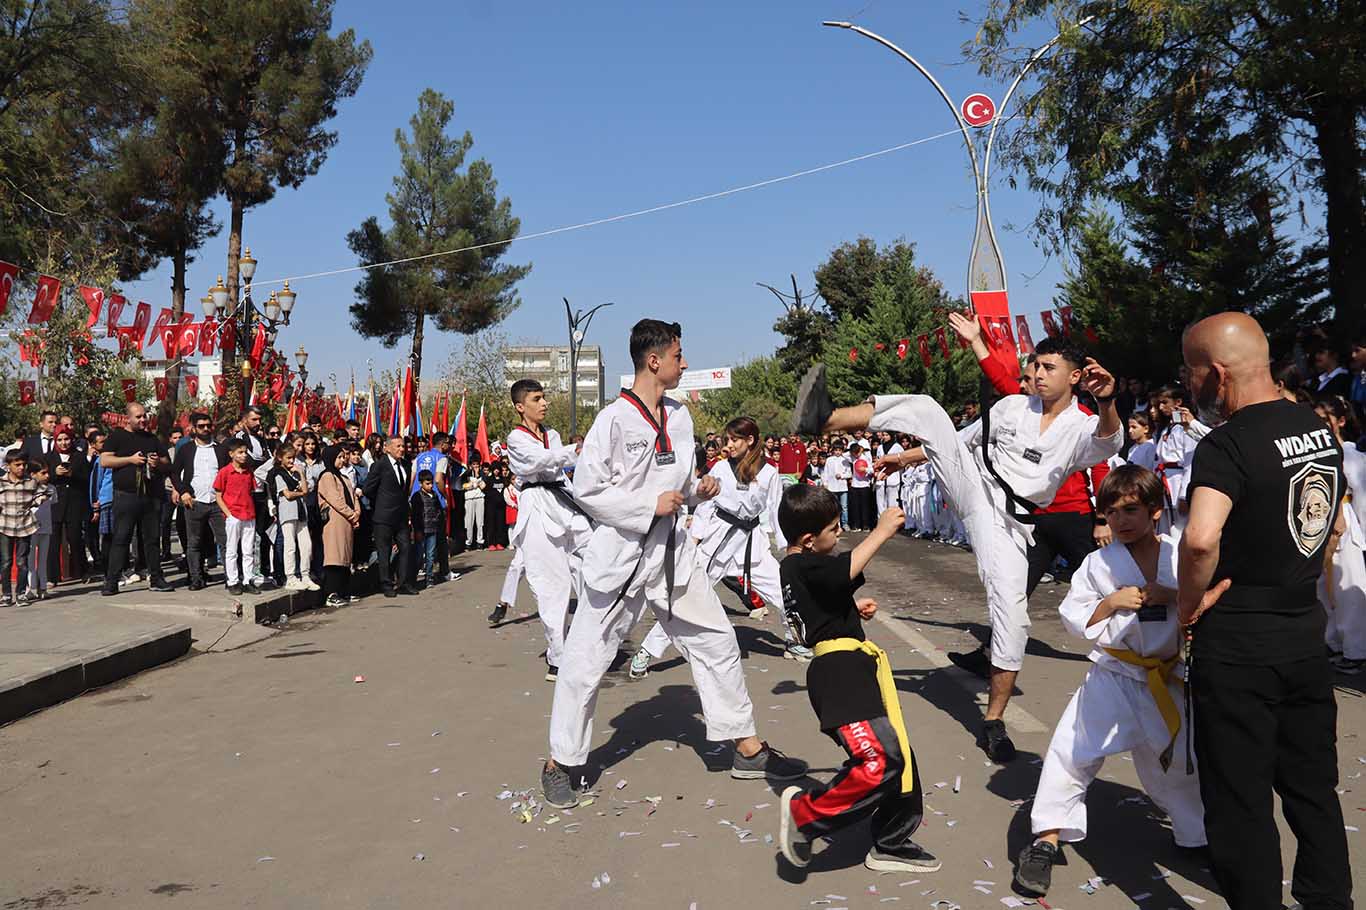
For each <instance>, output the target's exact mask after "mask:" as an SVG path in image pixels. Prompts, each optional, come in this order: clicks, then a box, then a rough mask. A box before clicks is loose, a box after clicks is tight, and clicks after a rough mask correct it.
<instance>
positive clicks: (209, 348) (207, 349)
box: [199, 319, 218, 357]
mask: <svg viewBox="0 0 1366 910" xmlns="http://www.w3.org/2000/svg"><path fill="white" fill-rule="evenodd" d="M217 341H218V323H217V322H215V321H214V320H212V319H205V320H204V322H203V324H202V325H200V327H199V353H201V354H203V355H205V356H206V357H207V356H208V355H210V354H212V353H213V351H214V344H215V343H216V342H217Z"/></svg>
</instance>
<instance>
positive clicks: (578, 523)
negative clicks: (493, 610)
mask: <svg viewBox="0 0 1366 910" xmlns="http://www.w3.org/2000/svg"><path fill="white" fill-rule="evenodd" d="M541 433H542V435H541V436H537V435H536V434H535V433H533V432H532V431H531V430H529V429H527V427H526V426H525V425H519V426H516V427H513V428H512V432H510V433H508V446H507V451H508V466H509V467H510V468H511V469H512V473H513V476H515V477H517V478H518V480H519V482H520V483H521V486H522V488H521V492H520V494H519V495H518V500H517V524H516V525H515V526H514V527H513V529H512V534H511V535H510V536H509V538H508V543H510V544H511V545H512V546H513V547H516V548H517V552H516V553H515V554H514V556H513V560H512V565H511V566H509V567H508V576H509V577H512V573H513V566H516V565H518V562H519V561H520V564H521V566H522V567H523V569H524V571H525V572H526V580H527V584H528V585H529V586H530V587H531V593H532V594H533V595H535V597H536V612H537V613H539V614H540V616H541V624H542V625H543V626H545V647H546V651H545V658H546V663H548V664H550V665H551V666H552V667H559V666H560V665H561V661H562V660H563V655H564V638H565V634H566V633H567V632H568V628H569V595H570V593H571V591H572V590H573V588H574V576H575V574H576V573H577V572H578V562H579V551H580V550H581V549H582V548H583V546H584V545H585V544H586V543H587V542H588V534H589V525H588V518H587V516H585V515H584V513H583V512H582V511H580V510H578V508H577V507H576V506H575V504H574V500H573V497H571V496H570V494H569V489H568V487H567V486H566V484H565V479H564V469H565V468H567V467H572V466H573V465H574V460H575V457H576V456H575V454H574V446H567V445H561V444H560V434H559V433H557V432H555V431H554V430H552V429H550V428H549V427H541ZM511 585H512V594H513V597H514V598H515V596H516V593H517V583H516V580H515V578H513V580H512V582H511ZM507 588H508V581H507V579H505V580H504V583H503V589H504V594H506V592H507ZM502 602H503V603H508V604H510V603H512V600H510V599H504V600H503V601H502Z"/></svg>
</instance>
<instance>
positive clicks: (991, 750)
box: [981, 720, 1015, 765]
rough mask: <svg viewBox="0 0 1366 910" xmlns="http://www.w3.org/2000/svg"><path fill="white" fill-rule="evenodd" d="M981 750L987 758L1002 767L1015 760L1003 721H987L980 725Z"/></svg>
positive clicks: (1012, 744)
mask: <svg viewBox="0 0 1366 910" xmlns="http://www.w3.org/2000/svg"><path fill="white" fill-rule="evenodd" d="M981 745H982V750H983V751H984V752H986V754H987V758H989V759H991V760H992V761H994V762H996V764H998V765H1004V764H1006V763H1008V762H1012V761H1014V760H1015V744H1014V743H1013V742H1011V741H1010V734H1009V733H1007V732H1006V724H1005V721H1003V720H988V721H984V722H983V723H982V743H981Z"/></svg>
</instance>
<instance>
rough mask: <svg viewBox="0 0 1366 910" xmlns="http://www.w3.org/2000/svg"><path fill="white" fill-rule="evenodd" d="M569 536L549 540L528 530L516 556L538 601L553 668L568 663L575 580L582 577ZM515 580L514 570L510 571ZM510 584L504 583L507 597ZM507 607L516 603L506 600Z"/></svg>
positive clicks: (547, 656) (514, 587)
mask: <svg viewBox="0 0 1366 910" xmlns="http://www.w3.org/2000/svg"><path fill="white" fill-rule="evenodd" d="M568 540H570V538H569V537H568V536H566V537H563V538H550V537H546V536H545V535H544V534H542V533H541V532H540V531H539V530H538V529H536V528H528V529H527V531H526V533H525V534H523V535H522V541H521V545H520V546H518V547H517V553H516V554H515V555H514V556H513V562H512V565H516V564H517V560H518V559H519V558H520V559H521V564H522V570H523V571H524V572H525V573H526V583H527V586H528V587H530V588H531V593H532V594H533V595H534V596H535V598H536V612H537V613H538V614H539V615H540V617H541V625H542V626H544V627H545V657H546V660H547V661H549V662H550V664H551V666H554V667H560V666H563V662H564V639H565V635H566V633H568V631H569V595H570V593H571V592H572V591H573V590H574V586H575V584H576V581H575V579H576V578H577V577H578V574H579V563H580V559H579V556H578V555H577V554H571V553H570V552H569V551H568V547H569V544H568ZM508 576H509V577H511V576H512V566H509V567H508ZM507 585H508V582H507V581H506V580H504V583H503V588H504V592H505V593H506V589H507ZM512 593H513V596H514V597H515V596H516V594H517V583H516V581H515V580H514V581H513V582H512ZM504 603H512V601H511V600H505V601H504Z"/></svg>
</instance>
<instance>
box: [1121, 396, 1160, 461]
mask: <svg viewBox="0 0 1366 910" xmlns="http://www.w3.org/2000/svg"><path fill="white" fill-rule="evenodd" d="M1152 429H1153V421H1152V418H1150V417H1149V416H1148V415H1147V414H1146V413H1145V412H1143V411H1138V412H1136V413H1134V414H1131V415H1130V416H1129V455H1128V458H1127V461H1128V463H1129V464H1136V465H1138V466H1139V467H1140V468H1147V469H1148V470H1149V471H1155V470H1157V445H1156V444H1155V443H1154V442H1153V437H1152Z"/></svg>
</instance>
